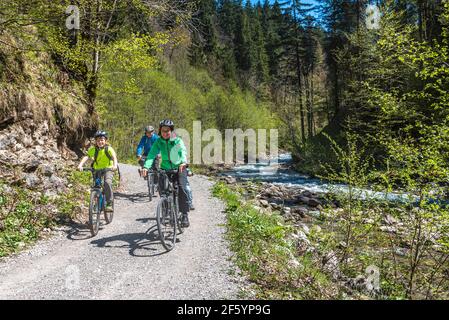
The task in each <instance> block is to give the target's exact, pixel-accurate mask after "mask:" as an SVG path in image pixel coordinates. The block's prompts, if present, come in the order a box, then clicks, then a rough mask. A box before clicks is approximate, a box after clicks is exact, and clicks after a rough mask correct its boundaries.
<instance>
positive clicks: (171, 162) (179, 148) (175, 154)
mask: <svg viewBox="0 0 449 320" xmlns="http://www.w3.org/2000/svg"><path fill="white" fill-rule="evenodd" d="M159 152H160V153H161V158H162V162H161V168H162V169H164V170H170V169H178V167H179V165H180V164H182V163H187V151H186V146H185V145H184V142H183V141H182V139H181V138H179V137H176V138H174V139H168V140H165V139H163V138H162V137H159V139H157V140H156V141H155V142H154V143H153V145H152V146H151V149H150V152H149V153H148V156H147V159H146V160H145V164H144V165H143V166H144V168H145V169H149V168H151V166H152V165H153V161H154V158H155V157H156V156H157V155H158V154H159Z"/></svg>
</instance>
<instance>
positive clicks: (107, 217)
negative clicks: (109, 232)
mask: <svg viewBox="0 0 449 320" xmlns="http://www.w3.org/2000/svg"><path fill="white" fill-rule="evenodd" d="M103 197H104V195H103ZM111 202H112V211H110V212H106V210H103V212H104V220H105V221H106V224H110V223H111V222H112V219H114V196H113V195H112V199H111Z"/></svg>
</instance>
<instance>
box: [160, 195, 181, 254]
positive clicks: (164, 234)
mask: <svg viewBox="0 0 449 320" xmlns="http://www.w3.org/2000/svg"><path fill="white" fill-rule="evenodd" d="M176 218H177V217H176V215H175V214H173V209H172V208H171V205H170V201H169V200H168V199H167V198H162V199H161V200H159V202H158V205H157V212H156V222H157V230H158V233H159V238H160V239H161V243H162V246H163V247H164V248H165V250H167V251H171V250H172V249H173V248H174V247H175V243H176V225H177V222H176ZM167 225H168V228H166V227H167Z"/></svg>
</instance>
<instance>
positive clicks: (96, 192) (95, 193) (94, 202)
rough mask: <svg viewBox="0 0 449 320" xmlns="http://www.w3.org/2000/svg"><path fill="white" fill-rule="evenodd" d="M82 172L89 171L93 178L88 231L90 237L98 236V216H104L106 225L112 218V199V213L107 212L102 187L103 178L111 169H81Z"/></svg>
mask: <svg viewBox="0 0 449 320" xmlns="http://www.w3.org/2000/svg"><path fill="white" fill-rule="evenodd" d="M83 171H90V172H91V173H92V176H93V184H92V187H91V189H90V203H89V229H90V233H91V234H92V236H93V237H94V236H96V235H97V234H98V230H99V228H100V214H101V213H103V214H104V219H105V221H106V224H109V223H111V222H112V219H113V218H114V197H113V196H112V199H111V200H112V211H110V212H107V211H106V210H105V208H106V201H105V199H106V196H105V193H104V187H103V177H104V175H105V174H106V172H108V171H112V169H109V168H108V169H101V170H95V169H93V168H83Z"/></svg>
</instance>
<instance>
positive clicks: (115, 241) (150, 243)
mask: <svg viewBox="0 0 449 320" xmlns="http://www.w3.org/2000/svg"><path fill="white" fill-rule="evenodd" d="M91 244H93V245H95V246H97V247H100V248H124V249H128V250H129V254H130V255H131V256H133V257H155V256H158V255H161V254H164V253H166V251H165V250H164V248H163V247H162V244H161V241H160V239H159V235H158V232H157V225H153V226H151V227H150V228H149V229H148V230H147V231H146V232H143V233H125V234H119V235H115V236H112V237H105V238H101V239H97V240H93V241H91Z"/></svg>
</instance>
